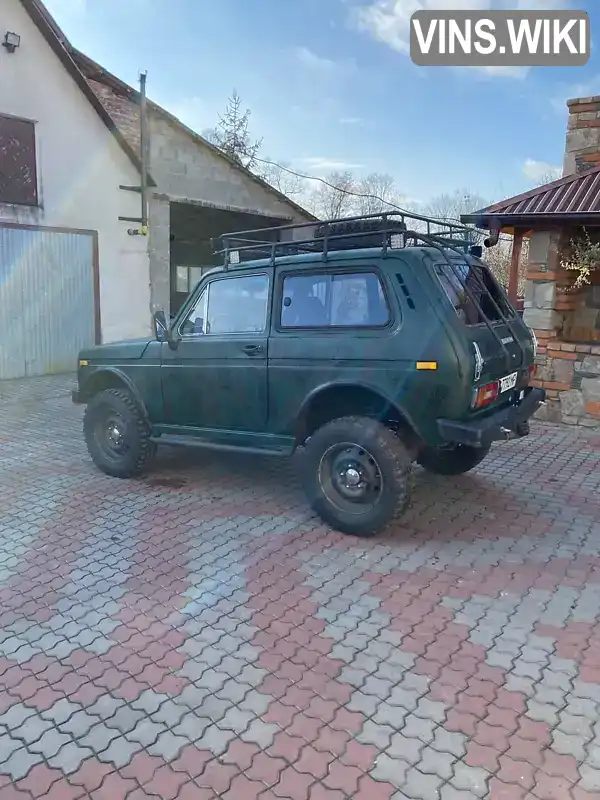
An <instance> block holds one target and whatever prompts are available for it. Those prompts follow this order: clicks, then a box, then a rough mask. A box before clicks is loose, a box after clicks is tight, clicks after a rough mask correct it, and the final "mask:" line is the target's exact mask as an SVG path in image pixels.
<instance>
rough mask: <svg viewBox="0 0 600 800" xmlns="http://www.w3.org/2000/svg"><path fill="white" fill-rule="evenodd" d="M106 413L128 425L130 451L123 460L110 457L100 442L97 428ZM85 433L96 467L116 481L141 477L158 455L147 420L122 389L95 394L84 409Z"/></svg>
mask: <svg viewBox="0 0 600 800" xmlns="http://www.w3.org/2000/svg"><path fill="white" fill-rule="evenodd" d="M107 413H114V414H117V415H118V417H120V418H121V419H122V420H123V422H124V423H125V429H126V432H125V440H126V442H127V446H128V449H127V452H126V453H124V454H123V455H122V457H109V456H108V455H107V454H106V452H105V451H104V450H103V448H102V447H101V446H100V444H99V442H98V439H97V436H96V428H97V426H98V425H99V424H100V423H101V420H102V418H103V416H105V415H106V414H107ZM83 432H84V436H85V443H86V445H87V449H88V453H89V454H90V456H91V458H92V461H93V462H94V464H95V465H96V466H97V467H98V468H99V469H100V470H102V472H105V473H106V474H107V475H111V476H112V477H114V478H134V477H136V476H138V475H141V474H142V473H143V472H144V470H145V469H146V467H147V466H148V465H149V463H150V462H151V460H152V458H153V457H154V455H155V453H156V445H155V444H154V443H153V442H151V441H150V425H149V424H148V421H147V420H146V418H145V416H144V414H143V413H142V410H141V409H140V407H139V405H138V404H137V403H136V401H135V399H134V398H133V397H132V395H131V394H130V393H129V392H128V391H126V390H123V389H105V390H104V391H102V392H99V393H98V394H96V395H94V397H93V398H92V399H91V400H90V402H89V403H88V405H87V407H86V409H85V413H84V416H83Z"/></svg>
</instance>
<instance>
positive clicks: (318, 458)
mask: <svg viewBox="0 0 600 800" xmlns="http://www.w3.org/2000/svg"><path fill="white" fill-rule="evenodd" d="M301 460H302V465H301V477H302V482H303V485H304V489H305V491H306V494H307V496H308V499H309V501H310V503H311V506H312V507H313V509H314V510H315V511H316V512H317V514H319V516H320V517H321V518H322V519H323V520H324V521H325V522H327V523H328V524H329V525H331V527H332V528H335V529H336V530H339V531H341V532H342V533H349V534H353V535H355V536H374V535H375V534H376V533H378V532H379V531H381V530H382V529H383V528H385V527H386V526H387V525H388V524H390V523H391V522H393V521H394V520H395V519H397V518H398V517H400V515H401V514H402V513H403V511H404V510H405V509H406V507H407V506H408V503H409V501H410V494H411V488H412V481H411V473H412V465H411V458H410V456H409V455H408V452H407V450H406V448H405V447H404V445H403V443H402V442H401V441H400V439H399V438H398V436H396V434H395V433H394V432H393V431H391V430H390V429H389V428H387V427H386V426H385V425H382V424H381V423H379V422H377V421H376V420H373V419H369V418H366V417H342V418H341V419H336V420H333V421H332V422H328V423H327V424H326V425H323V427H321V428H319V429H318V430H317V431H316V432H315V433H314V434H313V435H312V436H311V437H310V439H309V440H308V442H307V443H306V445H305V447H304V448H303V452H302V453H301Z"/></svg>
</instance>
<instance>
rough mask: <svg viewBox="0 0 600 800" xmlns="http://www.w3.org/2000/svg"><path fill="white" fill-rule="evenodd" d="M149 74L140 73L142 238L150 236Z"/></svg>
mask: <svg viewBox="0 0 600 800" xmlns="http://www.w3.org/2000/svg"><path fill="white" fill-rule="evenodd" d="M147 77H148V73H147V72H145V71H144V72H141V73H140V152H141V161H142V184H141V187H142V229H141V231H140V233H141V234H142V236H147V235H148V119H147V110H146V78H147Z"/></svg>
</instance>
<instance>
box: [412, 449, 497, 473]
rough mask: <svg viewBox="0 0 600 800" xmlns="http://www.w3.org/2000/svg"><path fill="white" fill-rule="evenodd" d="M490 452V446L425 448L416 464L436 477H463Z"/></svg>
mask: <svg viewBox="0 0 600 800" xmlns="http://www.w3.org/2000/svg"><path fill="white" fill-rule="evenodd" d="M489 452H490V445H489V444H488V445H486V446H485V447H471V446H470V445H468V444H457V445H454V446H453V447H439V448H430V447H426V448H425V449H424V450H423V451H422V452H421V454H420V455H419V458H418V459H417V462H418V463H419V464H420V465H421V466H422V467H423V468H424V469H426V470H427V471H428V472H434V473H435V474H436V475H463V474H464V473H465V472H469V470H472V469H474V468H475V467H476V466H477V465H478V464H481V462H482V461H483V459H484V458H485V457H486V456H487V454H488V453H489Z"/></svg>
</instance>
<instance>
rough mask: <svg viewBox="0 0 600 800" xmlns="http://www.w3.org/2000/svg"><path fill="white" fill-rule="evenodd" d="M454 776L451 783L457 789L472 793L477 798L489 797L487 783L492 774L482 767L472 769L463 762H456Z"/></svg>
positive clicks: (453, 767)
mask: <svg viewBox="0 0 600 800" xmlns="http://www.w3.org/2000/svg"><path fill="white" fill-rule="evenodd" d="M452 769H453V772H454V775H453V776H452V778H451V779H450V783H451V784H452V786H453V787H454V788H455V789H461V790H464V791H469V792H472V794H474V795H476V796H477V797H482V798H483V797H487V796H488V794H487V792H488V788H487V781H488V779H489V778H490V773H489V772H488V771H487V770H485V769H481V768H480V767H470V766H469V765H468V764H465V763H464V762H463V761H456V762H455V763H454V764H453V766H452Z"/></svg>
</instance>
